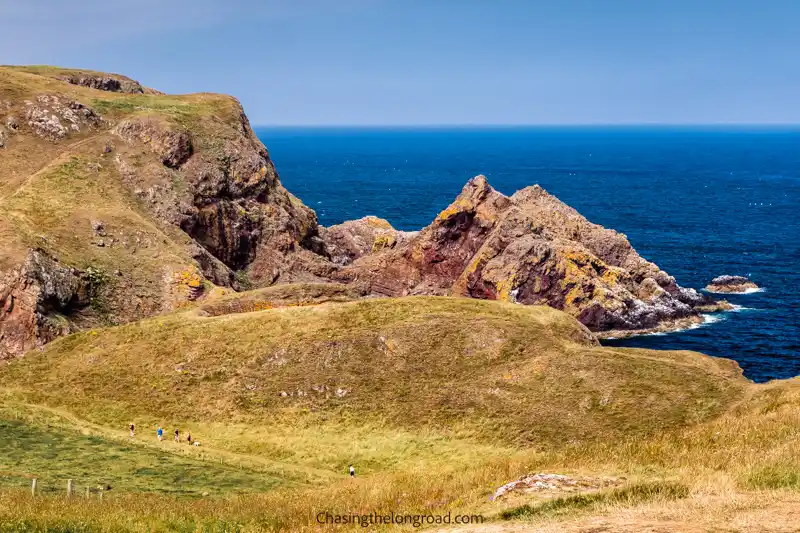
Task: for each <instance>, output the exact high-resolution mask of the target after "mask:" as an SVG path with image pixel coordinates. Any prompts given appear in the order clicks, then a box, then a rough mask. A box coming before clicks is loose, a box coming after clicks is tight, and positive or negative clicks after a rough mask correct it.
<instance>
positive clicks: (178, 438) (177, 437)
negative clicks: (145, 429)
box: [128, 422, 199, 446]
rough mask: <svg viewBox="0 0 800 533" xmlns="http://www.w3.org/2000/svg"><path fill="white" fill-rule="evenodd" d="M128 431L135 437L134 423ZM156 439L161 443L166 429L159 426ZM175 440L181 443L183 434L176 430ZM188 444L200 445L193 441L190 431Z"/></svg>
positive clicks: (188, 432) (187, 439)
mask: <svg viewBox="0 0 800 533" xmlns="http://www.w3.org/2000/svg"><path fill="white" fill-rule="evenodd" d="M128 430H130V434H131V437H133V436H134V435H135V434H136V426H134V425H133V422H131V423H130V424H128ZM156 438H157V439H158V441H159V442H161V441H163V440H164V428H162V427H161V426H159V427H158V429H157V430H156ZM174 440H175V442H180V441H181V432H180V430H178V429H176V430H175V436H174ZM186 442H188V443H189V444H194V445H195V446H197V445H198V444H199V443H198V442H197V441H195V440H192V433H191V432H190V431H187V432H186Z"/></svg>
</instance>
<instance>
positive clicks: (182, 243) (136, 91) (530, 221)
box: [0, 67, 730, 359]
mask: <svg viewBox="0 0 800 533" xmlns="http://www.w3.org/2000/svg"><path fill="white" fill-rule="evenodd" d="M0 162H2V167H0V168H2V172H3V176H2V178H3V179H2V181H0V206H2V211H0V244H2V247H0V249H2V252H0V359H3V358H9V357H13V356H17V355H20V354H22V353H24V352H25V351H26V350H29V349H31V348H33V347H36V346H41V345H42V344H44V343H46V342H48V341H50V340H52V339H53V338H54V337H56V336H58V335H62V334H66V333H69V332H72V331H75V330H79V329H83V328H86V327H94V326H98V325H109V324H118V323H124V322H128V321H131V320H137V319H141V318H144V317H147V316H151V315H154V314H158V313H164V312H168V311H171V310H174V309H178V308H181V307H184V306H189V305H197V304H198V303H201V302H203V301H205V300H213V299H215V298H218V297H220V296H224V295H225V294H226V293H231V292H234V291H242V290H247V289H255V288H262V287H268V286H272V285H275V284H285V283H294V282H302V283H320V282H322V283H331V282H336V283H342V284H345V285H348V286H349V287H351V288H352V294H358V295H362V296H367V297H369V296H372V297H375V296H404V295H443V296H444V295H449V296H463V297H470V298H479V299H490V300H501V301H507V302H513V303H517V304H524V305H548V306H551V307H554V308H556V309H560V310H564V311H566V312H567V313H569V314H571V315H572V316H574V317H576V318H577V319H578V320H579V321H580V322H582V323H583V324H584V325H586V326H587V327H588V328H589V329H590V330H592V331H594V332H595V333H597V334H598V335H608V336H620V335H629V334H635V333H642V332H649V331H662V330H669V329H677V328H683V327H688V326H691V325H692V324H697V323H700V322H702V321H703V318H702V316H701V314H702V313H706V312H714V311H720V310H724V309H727V308H729V307H730V306H728V304H727V303H726V302H724V301H717V300H715V299H713V298H712V297H710V296H708V295H703V294H699V293H698V292H697V291H695V290H693V289H689V288H683V287H680V286H679V285H678V284H677V283H676V281H675V279H674V278H673V277H671V276H670V275H669V274H667V273H666V272H664V271H662V270H661V269H659V268H658V266H656V265H655V264H653V263H650V262H648V261H646V260H645V259H643V258H642V257H641V256H639V254H637V253H636V251H635V250H634V249H633V247H632V246H631V245H630V243H629V242H628V240H627V239H626V237H625V236H624V235H622V234H620V233H618V232H616V231H613V230H610V229H606V228H603V227H601V226H599V225H597V224H593V223H591V222H589V221H588V220H586V219H585V218H584V217H583V216H581V215H580V214H579V213H578V212H577V211H575V210H574V209H572V208H571V207H569V206H567V205H565V204H564V203H562V202H561V201H559V200H558V199H557V198H555V197H554V196H552V195H550V194H548V193H547V192H546V191H544V190H543V189H542V188H541V187H539V186H531V187H527V188H525V189H523V190H521V191H518V192H516V193H515V194H513V195H512V196H505V195H503V194H501V193H499V192H497V191H496V190H494V189H493V188H492V187H491V186H490V185H489V183H488V182H487V180H486V178H485V177H483V176H478V177H475V178H473V179H471V180H470V181H469V182H468V183H467V184H466V185H465V187H464V189H463V190H462V192H461V194H460V195H459V196H458V197H457V198H456V199H455V201H454V202H453V203H452V204H451V205H450V206H449V207H447V208H446V209H445V210H444V211H442V212H441V213H440V214H439V215H438V216H437V217H436V219H435V220H434V221H433V222H432V223H431V224H430V225H429V226H427V227H426V228H424V229H422V230H421V231H418V232H403V231H398V230H396V229H394V228H392V226H391V225H390V224H389V223H388V222H387V221H386V220H383V219H380V218H376V217H371V216H369V217H364V218H362V219H359V220H354V221H348V222H345V223H343V224H339V225H336V226H332V227H329V228H324V227H321V226H319V225H318V223H317V218H316V214H315V213H314V211H313V210H311V209H310V208H308V207H306V206H305V205H303V203H302V202H301V201H300V200H298V199H297V198H296V197H294V196H293V195H292V194H291V193H290V192H288V191H287V190H286V189H285V188H284V187H283V185H282V184H281V182H280V179H279V176H278V172H277V170H276V169H275V166H274V165H273V163H272V160H271V159H270V156H269V153H268V151H267V149H266V148H265V147H264V145H263V144H262V143H261V141H260V140H259V139H258V138H257V137H256V135H255V134H254V132H253V130H252V128H251V127H250V123H249V121H248V119H247V116H246V115H245V113H244V110H243V109H242V107H241V105H240V104H239V102H238V101H237V100H235V99H234V98H231V97H228V96H223V95H212V94H196V95H185V96H170V95H164V94H163V93H160V92H158V91H156V90H153V89H149V88H147V87H144V86H142V85H141V84H139V83H138V82H136V81H134V80H131V79H129V78H126V77H124V76H119V75H115V74H104V73H96V72H90V71H77V70H64V69H57V68H52V67H1V68H0Z"/></svg>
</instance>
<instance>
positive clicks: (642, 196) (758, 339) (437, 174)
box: [257, 127, 800, 381]
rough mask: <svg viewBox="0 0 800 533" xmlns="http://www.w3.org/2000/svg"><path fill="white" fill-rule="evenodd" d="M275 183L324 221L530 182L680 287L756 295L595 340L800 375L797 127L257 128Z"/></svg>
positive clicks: (420, 221) (404, 212)
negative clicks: (479, 183) (677, 321)
mask: <svg viewBox="0 0 800 533" xmlns="http://www.w3.org/2000/svg"><path fill="white" fill-rule="evenodd" d="M257 133H258V135H259V137H260V138H261V139H262V140H263V141H264V143H265V144H266V145H267V147H268V149H269V150H270V154H271V155H272V158H273V160H274V161H275V164H276V166H277V168H278V172H279V173H280V176H281V179H282V181H283V183H284V184H285V186H286V187H287V188H288V189H289V190H290V191H292V192H293V193H294V194H295V195H297V196H298V197H299V198H300V199H301V200H303V202H305V203H306V205H308V206H310V207H312V208H313V209H315V210H316V212H317V215H318V217H319V220H320V223H322V224H323V225H331V224H336V223H339V222H342V221H344V220H348V219H354V218H360V217H362V216H365V215H376V216H380V217H383V218H386V219H388V220H389V222H391V223H392V225H393V226H395V227H396V228H398V229H402V230H416V229H420V228H422V227H424V226H426V225H427V224H429V223H430V222H431V220H432V219H433V218H434V216H436V214H437V213H438V212H439V211H440V210H442V209H443V208H444V207H446V206H447V205H448V204H449V203H450V202H451V201H452V200H453V199H454V198H455V197H456V195H457V194H458V192H459V191H460V190H461V187H462V186H463V185H464V183H466V181H467V180H468V179H469V178H471V177H472V176H475V175H477V174H485V175H486V176H487V178H488V179H489V182H490V183H491V184H492V185H493V186H494V187H495V188H496V189H497V190H499V191H501V192H503V193H505V194H512V193H513V192H514V191H515V190H517V189H520V188H522V187H525V186H527V185H532V184H535V183H538V184H540V185H541V186H542V187H544V188H545V189H546V190H547V191H549V192H550V193H552V194H555V195H556V196H558V197H559V198H560V199H561V200H562V201H564V202H566V203H567V204H569V205H571V206H573V207H574V208H576V209H577V210H578V211H579V212H580V213H582V214H583V215H584V216H586V217H587V218H588V219H589V220H591V221H593V222H595V223H598V224H602V225H603V226H606V227H609V228H614V229H616V230H618V231H621V232H622V233H624V234H626V235H627V236H628V239H629V240H630V241H631V243H632V244H633V246H634V247H635V248H636V250H637V251H638V252H639V253H640V254H641V255H642V256H644V257H645V258H647V259H649V260H651V261H653V262H655V263H656V264H658V265H659V266H660V267H661V268H663V269H664V270H666V271H667V272H669V273H670V274H671V275H673V276H675V277H676V278H677V280H678V282H679V283H680V284H681V285H683V286H686V287H694V288H697V289H701V288H702V287H704V286H705V285H706V284H707V283H708V281H709V280H711V279H712V278H713V277H715V276H718V275H721V274H741V275H747V276H750V277H751V278H752V279H753V280H754V281H755V282H756V283H758V284H759V285H760V286H761V287H763V288H764V290H763V291H762V292H757V293H753V294H748V295H740V296H738V295H733V296H729V297H728V299H729V300H730V301H731V302H732V303H734V304H736V305H737V306H740V308H739V309H738V310H737V311H736V312H729V313H721V314H717V315H713V316H708V317H707V321H706V324H705V325H703V326H701V327H698V328H696V329H692V330H688V331H682V332H677V333H671V334H665V335H649V336H640V337H635V338H631V339H620V340H612V341H607V344H610V345H615V346H637V347H646V348H661V349H690V350H697V351H700V352H704V353H707V354H710V355H715V356H720V357H728V358H731V359H735V360H736V361H738V363H739V364H740V365H741V367H742V369H743V370H744V373H745V375H746V376H747V377H749V378H750V379H752V380H754V381H766V380H769V379H774V378H788V377H793V376H796V375H800V320H798V312H799V311H800V128H795V129H790V128H786V129H767V128H711V127H709V128H688V127H687V128H679V127H676V128H667V127H663V128H662V127H659V128H655V127H653V128H650V127H618V128H608V127H550V128H546V127H541V128H449V129H448V128H416V129H414V128H403V129H369V128H366V129H357V128H311V129H308V128H259V129H257Z"/></svg>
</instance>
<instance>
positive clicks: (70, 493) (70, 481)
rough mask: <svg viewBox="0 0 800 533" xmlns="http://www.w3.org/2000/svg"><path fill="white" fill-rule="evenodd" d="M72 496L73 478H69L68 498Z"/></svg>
mask: <svg viewBox="0 0 800 533" xmlns="http://www.w3.org/2000/svg"><path fill="white" fill-rule="evenodd" d="M70 496H72V480H71V479H68V480H67V498H69V497H70Z"/></svg>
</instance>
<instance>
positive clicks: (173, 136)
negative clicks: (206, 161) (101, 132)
mask: <svg viewBox="0 0 800 533" xmlns="http://www.w3.org/2000/svg"><path fill="white" fill-rule="evenodd" d="M113 133H115V134H116V135H118V136H120V137H121V138H123V139H124V140H126V141H128V142H129V143H131V142H135V141H138V142H141V143H144V144H147V145H148V146H149V147H150V150H152V151H153V153H155V154H156V155H157V156H158V157H159V159H161V162H162V163H163V164H164V165H166V166H168V167H170V168H178V167H180V166H181V165H182V164H183V163H185V162H186V161H187V160H188V159H189V157H191V155H192V137H191V135H190V134H189V132H188V131H185V130H183V129H180V128H176V127H174V126H173V125H171V124H169V123H167V122H166V121H164V120H161V119H159V118H156V117H145V118H137V119H132V120H124V121H122V122H120V123H119V124H118V125H117V127H115V128H114V131H113Z"/></svg>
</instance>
